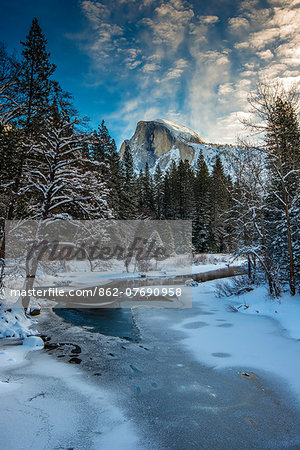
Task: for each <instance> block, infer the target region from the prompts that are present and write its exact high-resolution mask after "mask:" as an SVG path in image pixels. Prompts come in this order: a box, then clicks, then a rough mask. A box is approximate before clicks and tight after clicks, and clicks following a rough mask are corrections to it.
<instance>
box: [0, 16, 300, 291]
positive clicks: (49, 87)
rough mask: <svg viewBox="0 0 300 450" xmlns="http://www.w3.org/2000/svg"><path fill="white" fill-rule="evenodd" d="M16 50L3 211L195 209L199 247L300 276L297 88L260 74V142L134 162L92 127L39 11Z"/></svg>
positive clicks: (2, 148) (112, 213)
mask: <svg viewBox="0 0 300 450" xmlns="http://www.w3.org/2000/svg"><path fill="white" fill-rule="evenodd" d="M21 46H22V56H21V59H20V60H17V59H16V58H15V57H13V56H12V55H9V54H8V53H7V52H6V49H5V47H4V46H2V47H1V48H0V164H1V169H0V183H1V200H0V217H1V257H2V258H4V242H5V239H4V223H5V220H12V219H27V218H34V219H41V220H45V219H49V218H50V219H51V218H53V219H57V218H60V219H67V218H73V219H98V218H115V219H122V220H130V219H149V220H151V219H158V220H164V219H167V220H176V219H187V220H192V221H193V247H194V251H195V252H225V251H226V252H234V253H235V254H236V255H242V256H245V257H247V258H248V270H249V277H250V278H252V279H253V281H254V280H255V279H256V278H257V277H258V274H261V273H263V274H264V276H265V278H266V280H267V282H268V286H269V291H270V294H271V295H274V296H278V295H279V294H280V291H281V289H282V288H284V286H288V287H289V290H290V293H291V294H292V295H294V294H295V293H296V290H297V286H298V285H299V272H300V271H299V269H300V244H299V184H300V183H299V169H300V161H299V159H300V158H299V146H300V130H299V116H298V109H297V108H298V104H299V102H298V96H297V92H296V91H295V90H290V91H288V92H287V91H285V90H284V89H283V88H281V87H280V86H279V85H277V87H274V86H267V85H265V84H260V85H259V86H258V89H257V91H256V93H255V94H253V95H252V96H251V98H250V103H251V105H252V107H253V117H254V118H255V117H256V118H257V121H255V120H254V121H252V122H248V123H247V126H248V128H249V129H250V131H253V132H254V134H261V135H262V138H261V140H260V142H259V144H258V143H257V141H256V144H255V145H254V144H252V145H251V144H249V143H243V145H241V146H240V148H236V149H235V150H232V152H231V153H230V155H229V154H228V155H227V156H226V157H227V163H226V170H227V172H228V173H226V171H225V170H224V167H223V164H222V160H221V158H220V157H216V160H215V163H214V165H213V167H212V168H211V170H209V168H208V167H207V164H206V162H205V157H204V155H203V154H202V153H201V154H200V156H199V159H198V162H197V165H196V167H195V169H192V168H191V166H190V164H189V162H188V161H180V162H179V163H178V164H176V163H175V162H173V163H172V164H171V166H170V168H169V169H168V170H166V171H162V170H161V168H160V167H159V166H157V167H156V168H155V172H154V173H153V174H151V173H150V170H149V167H148V166H147V165H146V167H145V169H144V170H143V171H141V172H140V173H136V172H135V169H134V162H133V159H132V156H131V154H130V150H129V148H126V149H125V152H124V155H123V158H122V160H120V156H119V153H118V151H117V148H116V145H115V141H114V139H113V138H112V137H111V136H110V134H109V131H108V129H107V127H106V125H105V123H104V121H102V123H101V124H100V125H99V127H98V128H97V129H96V130H90V129H88V128H87V126H86V124H85V123H84V121H82V120H80V119H79V115H78V113H77V111H75V109H74V107H73V105H72V98H71V96H70V94H68V93H67V92H65V91H63V89H62V88H61V87H60V85H59V83H58V82H57V81H55V79H54V75H55V65H54V64H53V63H52V62H51V59H50V54H49V53H48V51H47V41H46V38H45V36H44V35H43V33H42V31H41V28H40V26H39V24H38V21H37V20H36V19H34V20H33V22H32V26H31V28H30V31H29V34H28V36H27V37H26V39H25V41H24V42H21Z"/></svg>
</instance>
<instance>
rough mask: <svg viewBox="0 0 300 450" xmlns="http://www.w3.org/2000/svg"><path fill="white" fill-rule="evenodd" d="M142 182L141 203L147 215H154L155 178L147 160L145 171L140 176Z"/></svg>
mask: <svg viewBox="0 0 300 450" xmlns="http://www.w3.org/2000/svg"><path fill="white" fill-rule="evenodd" d="M139 180H140V183H141V205H142V208H143V211H144V214H146V216H147V217H153V214H154V188H153V180H152V176H151V173H150V170H149V165H148V163H147V162H146V165H145V171H144V173H143V174H142V176H140V178H139Z"/></svg>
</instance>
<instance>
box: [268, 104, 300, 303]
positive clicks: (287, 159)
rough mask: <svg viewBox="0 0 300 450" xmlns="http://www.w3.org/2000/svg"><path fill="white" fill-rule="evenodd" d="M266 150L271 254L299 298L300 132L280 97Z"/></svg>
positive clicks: (273, 108)
mask: <svg viewBox="0 0 300 450" xmlns="http://www.w3.org/2000/svg"><path fill="white" fill-rule="evenodd" d="M266 150H267V167H268V171H269V174H270V184H269V193H268V196H267V205H266V206H267V207H266V216H265V217H266V220H267V223H268V229H269V233H270V235H271V236H273V239H272V241H271V242H270V253H271V254H272V255H273V258H275V259H276V260H281V267H282V273H283V274H282V275H283V278H284V277H285V275H284V274H288V276H287V277H286V278H287V279H288V281H289V285H290V292H291V294H292V295H295V293H296V274H297V272H298V271H299V269H300V259H299V252H298V251H297V242H299V229H300V223H299V207H300V202H299V186H300V128H299V121H298V119H297V114H296V111H295V108H294V107H293V104H292V102H291V101H289V100H288V99H286V98H283V97H280V96H279V97H277V98H276V99H275V101H274V103H273V104H272V105H271V108H270V112H269V116H268V130H267V135H266Z"/></svg>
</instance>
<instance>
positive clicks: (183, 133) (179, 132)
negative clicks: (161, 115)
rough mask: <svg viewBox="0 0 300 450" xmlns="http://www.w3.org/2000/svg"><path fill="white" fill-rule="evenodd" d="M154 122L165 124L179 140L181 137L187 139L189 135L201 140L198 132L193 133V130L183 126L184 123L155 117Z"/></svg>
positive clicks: (189, 137)
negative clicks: (180, 123)
mask: <svg viewBox="0 0 300 450" xmlns="http://www.w3.org/2000/svg"><path fill="white" fill-rule="evenodd" d="M154 122H158V123H162V124H163V125H165V126H166V127H167V128H168V129H169V130H170V131H171V132H172V134H173V135H174V137H175V138H177V139H179V140H180V139H183V140H186V141H189V140H190V139H191V137H193V138H195V139H197V140H199V142H200V141H201V139H200V138H199V136H198V134H197V133H195V131H193V130H191V129H190V128H188V127H185V126H184V125H179V124H177V123H175V122H172V121H171V120H166V119H156V120H155V121H154Z"/></svg>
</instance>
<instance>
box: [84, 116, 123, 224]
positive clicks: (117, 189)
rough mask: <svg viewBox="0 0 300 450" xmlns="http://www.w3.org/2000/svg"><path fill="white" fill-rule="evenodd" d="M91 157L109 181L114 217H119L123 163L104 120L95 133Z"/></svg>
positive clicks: (110, 200) (92, 140)
mask: <svg viewBox="0 0 300 450" xmlns="http://www.w3.org/2000/svg"><path fill="white" fill-rule="evenodd" d="M89 153H90V156H91V158H92V160H93V161H94V162H96V163H97V164H98V170H99V171H100V172H101V174H102V176H103V177H104V178H105V179H106V180H107V183H108V187H109V189H110V198H109V204H110V207H111V208H112V210H113V211H114V216H115V217H116V218H117V217H118V216H119V210H120V194H121V179H122V173H121V170H122V169H121V162H120V156H119V153H118V152H117V147H116V143H115V141H114V139H113V138H112V137H111V136H110V134H109V131H108V129H107V127H106V125H105V122H104V120H102V122H101V125H100V126H99V127H98V130H97V131H95V132H94V133H93V136H92V139H91V146H90V149H89Z"/></svg>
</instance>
